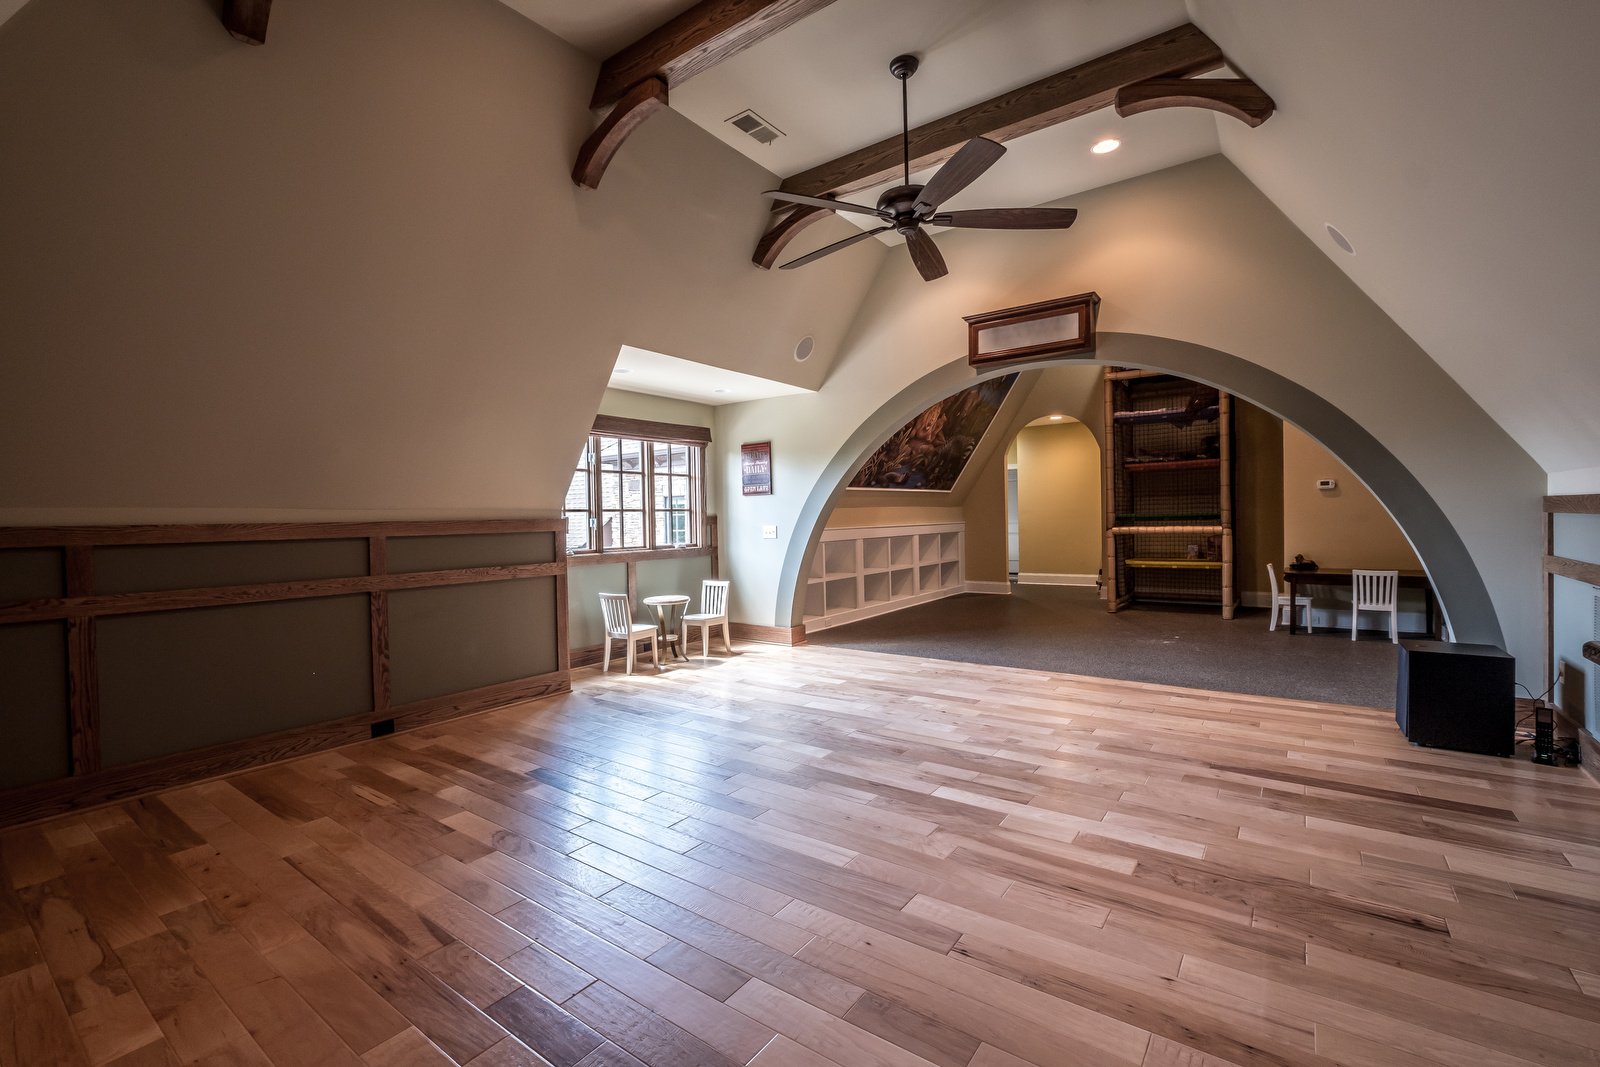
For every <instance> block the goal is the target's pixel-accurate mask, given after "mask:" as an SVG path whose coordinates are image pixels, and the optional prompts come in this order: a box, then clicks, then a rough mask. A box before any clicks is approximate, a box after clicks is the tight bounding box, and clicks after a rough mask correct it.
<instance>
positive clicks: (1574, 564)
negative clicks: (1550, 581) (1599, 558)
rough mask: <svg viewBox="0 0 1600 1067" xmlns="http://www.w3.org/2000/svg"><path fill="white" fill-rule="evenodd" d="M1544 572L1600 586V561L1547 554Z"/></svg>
mask: <svg viewBox="0 0 1600 1067" xmlns="http://www.w3.org/2000/svg"><path fill="white" fill-rule="evenodd" d="M1544 572H1545V573H1546V574H1554V575H1556V576H1557V577H1560V578H1572V579H1574V580H1576V581H1580V582H1588V583H1589V584H1590V585H1596V586H1600V563H1586V562H1584V561H1583V560H1581V559H1568V558H1567V557H1566V556H1546V557H1545V558H1544Z"/></svg>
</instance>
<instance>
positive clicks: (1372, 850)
mask: <svg viewBox="0 0 1600 1067" xmlns="http://www.w3.org/2000/svg"><path fill="white" fill-rule="evenodd" d="M1597 1049H1600V790H1597V789H1596V788H1594V787H1593V785H1592V783H1590V782H1588V780H1587V779H1585V778H1583V777H1582V775H1581V774H1580V772H1578V771H1575V770H1561V769H1553V768H1538V767H1534V766H1532V765H1530V764H1529V763H1527V762H1525V761H1521V760H1517V761H1511V760H1497V759H1491V758H1486V757H1472V756H1465V755H1459V754H1453V753H1445V752H1434V751H1427V750H1419V749H1413V748H1411V747H1409V746H1408V745H1406V744H1405V742H1404V741H1403V739H1402V738H1401V737H1400V736H1399V735H1398V734H1397V732H1396V730H1395V728H1394V724H1393V722H1392V720H1391V718H1390V716H1389V715H1388V714H1387V713H1382V712H1375V711H1371V710H1365V709H1360V708H1349V707H1339V706H1333V705H1313V704H1294V703H1291V702H1285V701H1279V700H1272V699H1266V698H1259V697H1240V696H1232V695H1226V694H1215V693H1205V692H1198V691H1192V690H1181V689H1172V688H1165V687H1159V686H1148V685H1136V684H1130V683H1122V682H1106V681H1098V680H1094V679H1085V678H1075V677H1071V676H1065V675H1052V674H1044V673H1039V672H1031V671H1020V670H1008V669H1003V668H993V667H968V666H963V665H960V664H951V663H943V662H939V663H934V662H926V661H919V660H914V659H909V658H902V657H895V656H885V655H878V654H874V653H865V652H854V651H848V650H842V649H828V648H805V647H802V648H798V649H793V650H790V649H777V648H770V647H762V646H749V648H748V651H746V652H745V653H744V654H742V655H740V656H737V657H735V658H733V659H726V660H720V661H719V660H713V661H712V662H711V663H710V664H709V665H708V666H703V667H702V666H701V665H700V664H699V663H698V662H696V663H695V664H694V665H692V666H688V667H682V666H680V667H677V668H675V669H673V670H671V671H668V672H666V673H664V674H662V675H659V676H658V675H655V674H652V673H650V672H648V671H646V672H644V673H642V674H640V675H637V676H634V677H632V678H628V677H624V676H621V675H619V674H611V675H608V676H605V677H601V676H600V675H598V674H594V673H592V672H582V673H580V675H579V683H578V686H577V689H576V691H575V692H574V693H573V694H572V695H570V696H567V697H562V698H559V699H556V700H551V701H545V702H542V703H536V704H529V705H524V706H521V707H518V708H513V709H508V710H504V711H500V712H495V713H491V714H488V715H483V716H478V717H473V718H468V719H461V720H457V721H455V722H451V723H446V724H442V725H439V726H436V727H432V728H428V729H425V730H422V731H419V732H415V733H411V734H404V735H397V736H394V737H390V738H384V739H381V740H376V741H372V742H370V743H365V744H361V745H357V746H353V747H350V748H345V749H341V750H338V751H335V752H329V753H323V754H321V755H318V756H314V757H310V758H307V759H304V760H301V761H298V762H295V763H290V764H283V765H279V766H277V767H272V768H267V769H263V770H259V771H255V772H250V773H246V774H242V775H238V776H235V777H232V778H228V779H224V780H220V781H215V782H210V783H206V784H202V785H197V786H193V787H189V788H184V789H178V790H174V791H170V792H167V793H163V794H160V795H158V796H153V797H149V798H146V799H143V800H138V801H134V802H131V803H127V804H123V805H121V806H117V807H110V808H105V809H101V810H98V811H94V812H90V813H87V814H83V815H78V816H72V817H66V818H62V819H57V820H54V821H51V822H47V823H42V824H38V825H34V826H30V827H24V828H20V829H15V830H12V831H9V832H5V833H3V834H0V1064H3V1065H19V1067H38V1065H41V1064H48V1065H55V1064H83V1063H89V1064H95V1065H100V1064H119V1065H124V1067H135V1065H146V1064H153V1065H159V1064H174V1063H205V1064H223V1063H226V1064H268V1063H271V1064H295V1065H299V1064H362V1063H365V1064H368V1065H372V1067H379V1065H419V1064H436V1063H437V1064H444V1063H451V1062H455V1063H466V1064H474V1065H479V1067H490V1065H493V1067H503V1065H514V1064H545V1063H548V1064H554V1065H556V1067H574V1065H581V1067H626V1065H636V1064H639V1063H645V1064H650V1065H662V1067H667V1065H671V1067H718V1065H723V1064H744V1063H750V1064H754V1065H757V1067H830V1065H841V1067H854V1065H862V1067H911V1065H919V1067H920V1065H925V1064H934V1065H938V1067H1018V1065H1025V1064H1034V1065H1037V1067H1053V1065H1056V1064H1073V1065H1080V1064H1090V1065H1098V1064H1123V1065H1143V1067H1179V1065H1185V1067H1225V1065H1228V1064H1235V1065H1239V1067H1251V1065H1265V1064H1274V1065H1282V1064H1334V1063H1340V1064H1356V1065H1374V1064H1451V1065H1468V1064H1470V1065H1480V1064H1481V1065H1506V1067H1509V1065H1523V1064H1544V1065H1549V1064H1597V1063H1600V1054H1597V1052H1596V1050H1597Z"/></svg>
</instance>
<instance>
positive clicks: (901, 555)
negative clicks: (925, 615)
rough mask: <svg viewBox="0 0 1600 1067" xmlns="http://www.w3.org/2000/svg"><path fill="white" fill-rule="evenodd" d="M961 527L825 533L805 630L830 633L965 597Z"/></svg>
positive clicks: (809, 589) (810, 585)
mask: <svg viewBox="0 0 1600 1067" xmlns="http://www.w3.org/2000/svg"><path fill="white" fill-rule="evenodd" d="M964 532H965V525H964V524H963V523H959V522H948V523H937V524H932V525H926V526H851V527H839V528H836V529H831V530H824V531H823V532H822V541H821V542H820V543H819V544H818V545H817V550H816V553H815V554H814V555H813V556H812V558H811V570H810V571H809V573H808V576H807V579H806V590H805V601H806V607H805V626H806V629H807V630H810V631H813V632H815V631H817V630H826V629H828V628H829V627H830V626H842V625H844V624H845V623H847V622H858V621H860V620H861V619H870V618H871V617H872V616H874V615H883V614H886V613H887V612H891V611H899V610H900V609H901V608H909V607H910V606H912V605H913V604H925V603H927V602H928V601H930V600H938V599H939V598H940V597H947V596H953V595H955V594H956V593H960V592H963V591H965V589H966V581H965V567H964V564H963V552H962V548H963V545H962V538H963V535H964Z"/></svg>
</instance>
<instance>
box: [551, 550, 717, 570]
mask: <svg viewBox="0 0 1600 1067" xmlns="http://www.w3.org/2000/svg"><path fill="white" fill-rule="evenodd" d="M709 555H711V547H710V546H709V545H701V546H699V547H696V548H639V549H629V550H624V551H611V552H575V553H573V554H572V555H570V556H568V557H567V566H569V567H602V566H605V565H606V564H608V563H653V562H655V561H656V560H658V559H692V558H693V557H695V556H709Z"/></svg>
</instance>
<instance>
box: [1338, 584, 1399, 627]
mask: <svg viewBox="0 0 1600 1067" xmlns="http://www.w3.org/2000/svg"><path fill="white" fill-rule="evenodd" d="M1363 611H1387V612H1388V613H1389V640H1391V641H1393V642H1394V643H1395V644H1399V643H1400V572H1399V571H1351V572H1350V640H1352V641H1354V640H1355V639H1356V630H1357V629H1358V624H1359V623H1360V621H1361V613H1362V612H1363Z"/></svg>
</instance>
